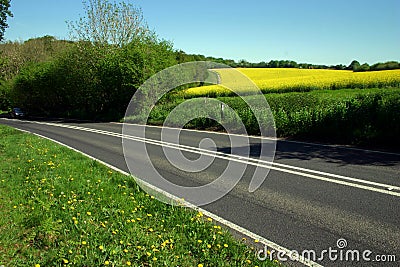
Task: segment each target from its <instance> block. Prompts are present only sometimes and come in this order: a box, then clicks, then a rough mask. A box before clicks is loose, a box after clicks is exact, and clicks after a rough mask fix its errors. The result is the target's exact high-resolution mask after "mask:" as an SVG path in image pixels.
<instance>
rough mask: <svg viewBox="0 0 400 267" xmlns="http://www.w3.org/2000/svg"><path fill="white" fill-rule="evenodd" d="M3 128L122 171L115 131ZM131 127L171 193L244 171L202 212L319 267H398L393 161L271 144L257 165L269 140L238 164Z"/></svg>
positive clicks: (255, 143)
mask: <svg viewBox="0 0 400 267" xmlns="http://www.w3.org/2000/svg"><path fill="white" fill-rule="evenodd" d="M0 123H1V124H6V125H9V126H12V127H15V128H18V129H21V130H26V131H29V132H32V133H36V134H40V135H42V136H46V137H48V138H50V139H53V140H56V141H59V142H61V143H63V144H66V145H68V146H70V147H73V148H75V149H77V150H79V151H82V152H84V153H86V154H88V155H91V156H93V157H95V158H97V159H99V160H101V161H104V162H106V163H108V164H110V165H112V166H115V167H117V168H119V169H121V170H124V171H129V170H128V167H127V164H126V162H125V158H124V153H123V148H122V142H121V133H122V124H114V123H67V122H35V121H22V120H9V119H0ZM128 127H129V134H130V135H131V137H132V138H131V139H130V141H129V142H132V144H133V145H134V144H135V143H137V144H138V146H143V145H145V147H146V149H147V153H148V155H149V158H150V159H151V161H152V164H153V165H154V168H155V169H156V170H157V171H158V172H159V173H160V174H161V175H162V176H163V177H165V178H166V179H167V180H169V181H171V182H174V183H175V184H180V185H184V186H198V185H203V184H206V183H208V182H210V181H212V180H214V179H216V178H217V177H218V176H219V175H221V173H223V171H224V170H225V169H226V166H227V165H228V164H234V165H235V166H240V168H242V169H243V170H244V175H243V179H241V180H240V181H239V183H238V184H237V185H236V186H235V188H234V189H233V190H232V191H230V192H229V193H228V194H227V195H225V196H224V197H223V198H221V199H219V200H217V201H215V202H213V203H210V204H208V205H205V206H203V207H202V208H203V209H205V210H207V211H209V212H211V213H213V214H216V215H217V216H219V217H221V218H224V219H225V220H228V221H229V222H231V223H233V224H235V225H238V226H240V227H242V228H243V229H246V230H247V231H249V232H251V233H254V234H255V235H258V236H261V237H264V238H265V239H266V240H269V241H272V242H274V243H275V244H278V245H280V246H282V247H284V248H287V249H289V250H296V251H299V252H302V251H304V250H313V251H315V252H316V255H317V258H318V256H320V258H321V260H320V261H319V260H318V259H314V260H315V262H317V263H319V264H322V265H326V266H350V265H360V266H366V265H368V266H370V265H379V266H381V265H382V264H384V266H399V265H400V201H399V200H400V154H396V153H382V152H376V151H368V150H360V149H351V148H345V147H340V146H326V145H318V144H310V143H300V142H289V141H278V142H277V149H276V154H275V160H274V163H273V164H271V163H270V162H266V161H262V160H258V159H257V156H258V154H259V148H260V143H261V142H269V141H268V140H264V139H260V138H256V137H254V138H250V141H251V145H250V148H249V149H250V152H251V153H250V155H251V156H250V158H244V157H243V156H241V155H240V151H241V150H240V149H238V150H235V149H234V148H232V147H230V142H229V136H227V135H225V134H216V133H211V132H199V131H187V130H184V131H181V132H180V136H179V137H180V138H179V144H177V143H173V142H172V141H168V142H165V141H161V139H160V132H161V128H159V127H146V128H145V130H146V138H145V139H141V138H138V137H137V136H135V133H136V132H137V133H139V132H140V131H141V130H143V127H144V126H138V125H129V126H128ZM168 132H169V133H168ZM168 132H167V133H166V134H167V135H168V134H170V135H171V138H170V139H171V140H172V139H173V138H172V137H174V136H176V134H177V132H175V131H173V130H171V129H170V131H168ZM138 136H139V135H138ZM204 138H209V139H207V140H210V139H211V140H213V142H214V143H215V144H216V146H217V151H211V150H210V151H209V152H208V150H207V144H206V145H204V143H203V144H202V149H199V144H201V140H203V139H204ZM165 149H171V150H179V151H181V152H182V153H183V154H184V155H185V156H186V157H187V158H189V159H191V160H196V159H199V158H200V157H205V158H212V164H211V165H210V166H208V167H207V168H205V170H202V171H200V172H184V171H181V170H180V169H179V168H177V167H176V166H174V165H173V164H171V163H170V162H169V161H168V160H167V158H166V156H165ZM232 151H239V152H234V153H238V154H232V153H231V152H232ZM216 155H217V156H216ZM129 161H130V162H131V164H129V165H130V167H131V170H132V171H133V174H134V175H135V176H137V177H139V178H141V179H144V180H146V177H148V176H150V175H151V173H150V172H149V171H148V170H147V169H145V168H142V166H143V164H145V157H144V156H143V154H142V153H134V152H132V151H131V152H130V153H129ZM255 168H261V169H262V170H268V171H269V174H268V177H267V178H266V179H265V181H264V182H263V183H262V185H261V186H260V187H259V188H258V189H257V190H256V191H255V192H249V190H248V187H249V183H250V181H251V178H252V175H253V173H254V171H255ZM175 194H176V192H175ZM189 198H190V196H189ZM185 199H187V197H185ZM189 200H190V199H189ZM238 234H241V233H238ZM242 234H243V233H242ZM339 239H343V240H341V241H345V247H343V248H342V247H338V246H342V244H340V245H339V244H338V243H337V242H338V240H339ZM330 248H331V250H332V249H333V250H335V249H336V250H337V251H339V252H340V250H342V252H343V253H346V251H349V250H352V251H353V250H357V251H359V252H360V253H362V252H364V251H371V253H369V255H368V258H369V259H370V260H371V261H370V262H366V261H365V260H364V261H363V259H360V260H359V261H357V260H351V259H349V258H346V257H344V256H343V255H342V258H340V257H338V258H336V260H335V259H333V258H332V257H333V256H334V255H331V256H332V257H331V258H330V257H329V255H328V254H329V253H328V252H329V250H330ZM270 249H271V248H270ZM272 249H274V248H272ZM324 250H326V251H325V252H324ZM333 254H335V252H334V253H333ZM336 254H337V255H339V254H338V253H336ZM367 254H368V253H367ZM321 255H322V256H321ZM360 255H361V254H360ZM387 255H395V256H396V261H395V262H385V263H382V262H377V260H379V259H384V258H386V259H387V258H389V256H387ZM360 257H361V256H360ZM390 257H393V256H390ZM391 260H392V259H391ZM292 264H294V263H292ZM311 264H312V263H311Z"/></svg>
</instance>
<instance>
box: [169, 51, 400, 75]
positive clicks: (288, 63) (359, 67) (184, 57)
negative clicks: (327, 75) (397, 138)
mask: <svg viewBox="0 0 400 267" xmlns="http://www.w3.org/2000/svg"><path fill="white" fill-rule="evenodd" d="M176 55H177V60H178V61H179V62H189V61H199V60H201V61H214V62H218V63H223V64H225V65H228V66H230V67H233V68H299V69H334V70H352V71H379V70H393V69H400V63H399V62H396V61H388V62H384V63H376V64H373V65H371V66H370V65H368V63H364V64H360V63H359V62H358V61H357V60H353V61H352V62H351V63H350V64H349V65H348V66H346V65H343V64H338V65H317V64H310V63H297V62H296V61H293V60H270V61H269V62H265V61H261V62H258V63H252V62H248V61H246V60H244V59H242V60H239V61H237V62H236V61H235V60H233V59H224V58H215V57H208V56H204V55H197V54H186V53H185V52H184V51H181V50H180V51H177V52H176Z"/></svg>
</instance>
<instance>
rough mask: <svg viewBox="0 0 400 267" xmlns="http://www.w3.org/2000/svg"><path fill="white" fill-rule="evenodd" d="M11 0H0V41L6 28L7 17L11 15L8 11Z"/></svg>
mask: <svg viewBox="0 0 400 267" xmlns="http://www.w3.org/2000/svg"><path fill="white" fill-rule="evenodd" d="M10 1H11V0H0V41H3V38H4V32H5V30H6V28H8V24H7V17H12V16H13V14H12V13H11V11H10Z"/></svg>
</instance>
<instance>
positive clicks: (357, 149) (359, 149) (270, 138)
mask: <svg viewBox="0 0 400 267" xmlns="http://www.w3.org/2000/svg"><path fill="white" fill-rule="evenodd" d="M110 123H111V124H128V125H134V126H138V127H149V128H159V129H162V128H167V129H173V130H181V131H187V132H198V133H208V134H217V135H232V136H239V137H240V136H242V137H249V138H252V139H260V140H263V139H264V140H274V141H282V142H288V143H296V144H304V145H313V146H322V147H330V148H340V149H347V150H355V151H363V152H368V153H377V154H387V155H395V156H400V153H394V152H386V151H378V150H371V149H363V148H357V147H350V146H345V145H329V144H320V143H311V142H305V141H295V140H286V139H283V138H276V137H275V138H272V137H267V136H256V135H244V134H232V133H231V134H228V133H224V132H211V131H206V130H196V129H178V128H174V127H169V126H158V125H143V124H136V123H128V122H124V123H123V122H110Z"/></svg>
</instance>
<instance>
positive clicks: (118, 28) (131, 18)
mask: <svg viewBox="0 0 400 267" xmlns="http://www.w3.org/2000/svg"><path fill="white" fill-rule="evenodd" d="M82 3H83V6H84V10H85V13H86V16H85V17H82V18H80V19H79V20H78V21H76V22H70V23H69V27H70V29H71V35H72V37H73V38H74V39H76V40H79V41H88V42H91V43H93V44H96V45H108V44H113V45H117V46H119V47H122V46H124V45H127V44H129V43H130V42H132V41H133V40H135V39H143V38H147V37H148V36H151V35H153V33H151V32H150V30H149V29H148V27H147V24H146V22H145V21H144V18H143V14H142V11H141V9H140V8H137V7H135V6H134V5H132V4H131V3H126V2H119V3H116V2H114V3H110V2H109V1H108V0H87V1H86V0H83V1H82Z"/></svg>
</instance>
